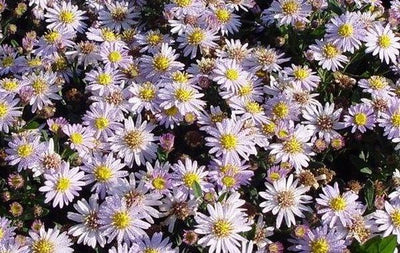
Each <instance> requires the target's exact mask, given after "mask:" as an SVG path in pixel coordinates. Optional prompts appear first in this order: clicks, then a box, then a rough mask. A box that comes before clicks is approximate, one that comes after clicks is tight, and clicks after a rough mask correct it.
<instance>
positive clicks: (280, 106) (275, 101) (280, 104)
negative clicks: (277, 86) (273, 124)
mask: <svg viewBox="0 0 400 253" xmlns="http://www.w3.org/2000/svg"><path fill="white" fill-rule="evenodd" d="M265 107H266V108H265V109H266V115H271V116H272V120H278V121H287V120H298V115H299V112H300V111H299V106H298V105H297V104H296V103H294V102H293V101H292V100H291V99H290V98H289V97H288V96H286V95H284V94H282V95H277V96H275V97H273V98H270V99H268V100H267V101H266V103H265Z"/></svg>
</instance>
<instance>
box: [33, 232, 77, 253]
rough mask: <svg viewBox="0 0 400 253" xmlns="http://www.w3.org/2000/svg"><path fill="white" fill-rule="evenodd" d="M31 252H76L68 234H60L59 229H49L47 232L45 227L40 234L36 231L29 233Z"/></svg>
mask: <svg viewBox="0 0 400 253" xmlns="http://www.w3.org/2000/svg"><path fill="white" fill-rule="evenodd" d="M29 236H30V239H31V240H29V252H32V253H43V252H64V253H73V252H74V250H73V249H72V248H71V247H70V246H72V242H71V240H70V239H69V238H68V236H67V232H63V233H60V230H58V229H57V228H49V229H48V230H47V231H46V230H45V228H44V226H42V227H41V228H40V230H39V233H36V232H34V231H30V232H29Z"/></svg>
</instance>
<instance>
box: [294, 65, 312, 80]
mask: <svg viewBox="0 0 400 253" xmlns="http://www.w3.org/2000/svg"><path fill="white" fill-rule="evenodd" d="M293 75H294V77H296V79H297V80H301V81H302V80H304V79H306V78H307V77H309V76H310V73H309V72H308V70H307V69H304V68H298V69H296V70H294V71H293Z"/></svg>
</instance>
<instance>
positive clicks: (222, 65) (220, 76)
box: [213, 60, 247, 93]
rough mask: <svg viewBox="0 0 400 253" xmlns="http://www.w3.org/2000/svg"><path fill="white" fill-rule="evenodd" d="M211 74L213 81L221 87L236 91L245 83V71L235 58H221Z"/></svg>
mask: <svg viewBox="0 0 400 253" xmlns="http://www.w3.org/2000/svg"><path fill="white" fill-rule="evenodd" d="M213 76H214V77H213V81H215V82H217V83H218V84H219V85H220V87H221V88H222V89H224V90H228V91H232V92H235V93H236V92H238V91H239V89H240V88H241V87H242V86H243V85H245V84H246V77H247V72H245V71H243V70H242V68H241V67H240V65H239V64H238V63H237V62H236V61H235V60H224V61H222V60H221V61H218V62H217V64H216V66H215V69H214V75H213Z"/></svg>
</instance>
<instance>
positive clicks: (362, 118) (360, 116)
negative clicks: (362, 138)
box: [354, 112, 367, 126]
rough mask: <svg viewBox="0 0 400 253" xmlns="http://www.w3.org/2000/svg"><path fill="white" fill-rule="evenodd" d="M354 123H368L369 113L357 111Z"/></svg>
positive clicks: (360, 124)
mask: <svg viewBox="0 0 400 253" xmlns="http://www.w3.org/2000/svg"><path fill="white" fill-rule="evenodd" d="M354 123H356V125H359V126H364V125H365V124H366V123H367V115H366V114H365V113H362V112H360V113H356V114H355V115H354Z"/></svg>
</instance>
